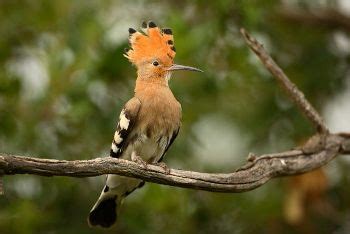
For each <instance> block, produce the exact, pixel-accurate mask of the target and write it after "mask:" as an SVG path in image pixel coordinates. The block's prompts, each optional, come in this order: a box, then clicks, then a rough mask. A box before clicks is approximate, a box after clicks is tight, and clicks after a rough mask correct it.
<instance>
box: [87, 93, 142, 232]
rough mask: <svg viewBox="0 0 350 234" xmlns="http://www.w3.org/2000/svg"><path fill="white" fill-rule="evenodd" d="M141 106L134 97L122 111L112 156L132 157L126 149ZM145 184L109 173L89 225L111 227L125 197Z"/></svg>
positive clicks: (91, 212) (91, 214)
mask: <svg viewBox="0 0 350 234" xmlns="http://www.w3.org/2000/svg"><path fill="white" fill-rule="evenodd" d="M140 106H141V102H140V101H139V99H137V98H133V99H131V100H130V101H129V102H128V103H127V104H126V105H125V107H124V108H123V110H122V111H121V113H120V116H119V122H118V125H117V129H116V131H115V134H114V139H113V142H112V146H111V150H110V156H111V157H114V158H124V159H130V155H128V153H129V152H128V151H130V150H126V149H127V148H132V144H130V143H131V141H130V138H131V136H132V129H133V127H134V124H135V120H136V118H137V114H138V111H139V109H140ZM128 146H130V147H128ZM143 184H144V182H143V181H142V180H138V179H133V178H127V177H123V176H118V175H107V178H106V184H105V186H104V188H103V190H102V192H101V195H100V197H99V198H98V200H97V202H96V203H95V205H94V206H93V207H92V209H91V211H90V214H89V216H88V223H89V225H90V226H101V227H104V228H108V227H111V226H112V225H113V224H114V223H115V222H116V220H117V217H118V213H119V210H120V207H121V203H122V201H123V199H124V198H125V197H126V196H127V195H128V194H130V193H131V192H132V191H134V190H135V189H136V188H137V187H140V186H141V185H143Z"/></svg>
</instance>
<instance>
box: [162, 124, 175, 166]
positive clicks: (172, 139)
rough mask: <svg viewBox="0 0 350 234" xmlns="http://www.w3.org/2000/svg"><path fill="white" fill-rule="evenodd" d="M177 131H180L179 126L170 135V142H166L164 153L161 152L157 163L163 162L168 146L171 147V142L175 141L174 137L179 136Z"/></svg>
mask: <svg viewBox="0 0 350 234" xmlns="http://www.w3.org/2000/svg"><path fill="white" fill-rule="evenodd" d="M179 131H180V126H179V127H178V128H177V129H175V130H174V131H173V134H172V135H171V138H170V140H169V141H168V144H167V146H166V147H165V149H164V152H163V154H162V156H161V157H160V158H159V160H158V162H161V161H162V160H163V158H164V155H165V154H166V152H167V151H168V149H169V148H170V146H171V145H172V144H173V142H174V141H175V139H176V137H177V134H179Z"/></svg>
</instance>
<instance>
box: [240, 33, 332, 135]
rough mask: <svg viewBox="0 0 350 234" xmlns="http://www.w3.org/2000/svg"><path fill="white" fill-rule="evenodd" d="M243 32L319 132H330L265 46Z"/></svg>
mask: <svg viewBox="0 0 350 234" xmlns="http://www.w3.org/2000/svg"><path fill="white" fill-rule="evenodd" d="M241 33H242V35H243V37H244V39H245V40H246V42H247V44H248V46H249V48H250V49H251V50H252V51H253V52H254V53H255V54H256V55H257V56H258V57H259V59H260V60H261V62H262V63H263V64H264V65H265V67H266V68H267V69H268V70H269V71H270V72H271V74H272V75H273V76H274V77H275V78H276V80H277V81H278V82H279V84H280V85H281V86H282V87H283V89H284V90H285V91H286V93H287V94H288V96H289V97H290V99H291V100H292V101H293V102H294V103H295V104H296V105H297V106H298V107H299V109H300V110H301V111H302V112H303V113H304V114H305V116H306V117H307V118H308V119H309V120H310V121H311V123H312V124H313V125H314V126H315V128H316V129H317V131H318V132H322V133H328V129H327V127H326V125H325V124H324V122H323V120H322V117H321V116H320V115H319V114H318V113H317V111H316V110H315V108H314V107H313V106H312V105H311V104H310V103H309V101H308V100H307V99H306V98H305V96H304V94H303V93H302V92H301V91H300V90H299V89H298V87H296V85H295V84H294V83H293V82H291V81H290V80H289V79H288V77H287V75H286V74H285V73H284V72H283V71H282V69H281V68H280V67H279V66H278V65H277V64H276V63H275V61H274V60H273V59H272V58H271V57H270V55H269V54H268V53H267V52H266V51H265V49H264V47H263V46H262V45H261V44H260V43H259V42H258V41H257V40H256V39H255V38H253V37H252V36H251V35H249V33H248V32H247V31H246V30H244V29H243V28H242V29H241Z"/></svg>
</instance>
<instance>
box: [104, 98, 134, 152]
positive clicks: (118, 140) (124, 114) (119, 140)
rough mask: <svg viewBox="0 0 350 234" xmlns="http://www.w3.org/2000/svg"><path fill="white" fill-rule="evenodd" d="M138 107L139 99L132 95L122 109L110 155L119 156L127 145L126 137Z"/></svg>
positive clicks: (130, 129)
mask: <svg viewBox="0 0 350 234" xmlns="http://www.w3.org/2000/svg"><path fill="white" fill-rule="evenodd" d="M140 107H141V101H140V100H139V99H138V98H137V97H133V98H132V99H130V100H129V101H128V102H127V103H126V104H125V106H124V108H123V109H122V111H121V113H120V116H119V122H118V125H117V129H116V131H115V133H114V139H113V142H112V146H111V151H110V156H111V157H113V158H119V157H120V155H121V154H122V153H123V150H124V149H126V147H127V146H128V142H127V138H128V135H129V134H130V132H131V131H132V129H133V127H134V125H135V122H136V119H137V115H138V113H139V110H140Z"/></svg>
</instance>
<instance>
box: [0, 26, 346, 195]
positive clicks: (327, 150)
mask: <svg viewBox="0 0 350 234" xmlns="http://www.w3.org/2000/svg"><path fill="white" fill-rule="evenodd" d="M241 32H242V34H243V36H244V37H245V39H246V42H247V43H248V45H249V47H250V48H251V49H252V50H253V51H254V52H255V53H256V54H257V56H258V57H259V58H260V60H261V61H262V62H263V64H264V65H265V67H266V68H267V69H268V70H269V71H270V72H271V73H272V74H273V75H274V76H275V78H276V79H277V80H278V81H279V83H280V84H281V85H282V87H283V88H284V89H285V90H286V92H287V94H288V96H289V97H290V98H291V99H292V100H293V101H294V103H296V104H297V106H298V107H299V109H300V110H301V111H302V112H303V113H304V114H305V115H306V117H307V118H308V119H309V120H310V121H311V123H312V124H313V125H314V126H315V127H316V128H317V129H318V130H319V133H317V134H316V135H314V136H312V137H311V138H310V139H309V140H308V141H307V142H306V143H305V144H304V145H303V146H302V147H300V148H297V149H293V150H290V151H285V152H281V153H273V154H265V155H261V156H259V157H258V156H254V155H253V154H249V155H248V163H247V164H246V165H244V166H242V167H241V168H239V169H238V170H236V171H235V172H232V173H227V174H223V173H220V174H214V173H200V172H194V171H183V170H176V169H170V172H168V171H167V170H164V169H163V168H162V167H159V166H155V165H148V166H147V167H144V166H143V165H141V164H137V163H135V162H132V161H128V160H123V159H115V158H111V157H105V158H96V159H92V160H76V161H66V160H55V159H42V158H33V157H23V156H17V155H5V154H0V178H1V176H3V175H14V174H34V175H41V176H70V177H91V176H99V175H104V174H117V175H121V176H127V177H134V178H139V179H142V180H145V181H149V182H153V183H159V184H166V185H171V186H177V187H184V188H193V189H200V190H206V191H215V192H230V193H234V192H244V191H247V190H252V189H254V188H257V187H259V186H261V185H263V184H265V183H266V182H267V181H269V180H270V179H272V178H275V177H280V176H288V175H294V174H299V173H304V172H308V171H311V170H314V169H316V168H319V167H321V166H323V165H325V164H327V163H328V162H329V161H331V160H332V159H334V158H335V157H336V156H337V155H339V154H350V133H338V134H330V133H329V132H328V129H327V127H326V126H325V124H324V123H323V121H322V118H321V117H320V115H319V114H318V113H317V112H316V110H315V109H314V108H313V107H312V105H311V104H310V103H309V102H308V101H307V100H306V99H305V97H304V94H303V93H302V92H301V91H300V90H299V89H297V87H296V86H295V85H294V84H293V83H292V82H291V81H290V80H289V79H288V77H287V76H286V75H285V74H284V73H283V71H282V70H281V69H280V68H279V67H278V65H277V64H276V63H275V62H274V61H273V60H272V58H271V57H270V56H269V55H268V54H267V53H266V51H265V50H264V49H263V47H262V45H261V44H259V42H258V41H257V40H256V39H254V38H253V37H251V36H250V35H249V34H248V33H247V32H246V31H245V30H244V29H242V30H241Z"/></svg>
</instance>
